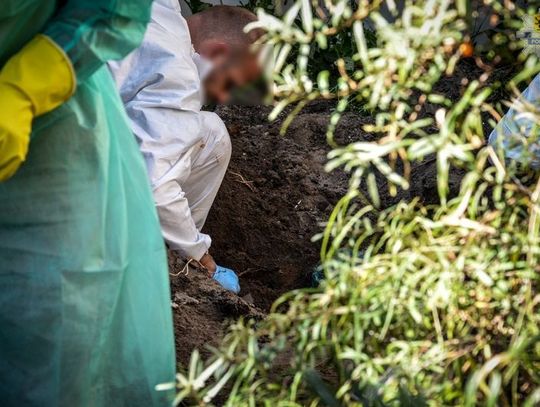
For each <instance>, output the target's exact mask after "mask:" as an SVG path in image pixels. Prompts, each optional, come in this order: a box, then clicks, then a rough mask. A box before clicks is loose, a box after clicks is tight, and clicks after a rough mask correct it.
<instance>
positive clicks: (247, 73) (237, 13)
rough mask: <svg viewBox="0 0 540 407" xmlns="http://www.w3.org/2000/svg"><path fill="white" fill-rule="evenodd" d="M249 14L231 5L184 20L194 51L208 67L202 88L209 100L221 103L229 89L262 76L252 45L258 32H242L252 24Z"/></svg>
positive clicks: (260, 33) (228, 95) (229, 91)
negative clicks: (207, 62) (208, 64)
mask: <svg viewBox="0 0 540 407" xmlns="http://www.w3.org/2000/svg"><path fill="white" fill-rule="evenodd" d="M256 20H257V16H256V15H255V14H253V13H252V12H250V11H248V10H246V9H244V8H241V7H234V6H213V7H210V8H208V9H206V10H204V11H201V12H200V13H196V14H194V15H192V16H190V17H188V19H187V22H188V26H189V32H190V35H191V41H192V43H193V47H194V48H195V51H196V52H197V53H198V54H199V55H201V56H202V57H203V58H205V59H206V60H208V61H210V62H211V64H212V69H211V71H210V72H209V73H208V75H207V76H206V77H205V80H204V88H205V93H206V97H207V99H208V100H209V101H212V102H217V103H225V102H227V100H228V99H229V97H230V93H231V90H233V89H234V88H237V87H240V86H243V85H245V84H247V83H249V82H252V81H255V80H256V79H257V78H259V76H260V75H261V73H262V69H261V67H260V66H259V61H258V56H257V54H256V52H255V51H254V50H253V47H252V45H253V43H254V42H255V41H257V39H258V38H259V37H260V36H261V35H262V31H261V30H251V31H250V32H248V33H245V32H244V27H245V26H246V25H248V24H249V23H251V22H253V21H256Z"/></svg>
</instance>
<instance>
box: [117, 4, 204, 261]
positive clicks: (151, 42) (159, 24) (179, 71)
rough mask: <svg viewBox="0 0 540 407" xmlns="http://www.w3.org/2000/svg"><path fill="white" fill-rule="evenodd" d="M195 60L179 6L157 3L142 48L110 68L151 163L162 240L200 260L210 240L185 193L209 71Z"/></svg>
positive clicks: (149, 165) (151, 180)
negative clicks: (192, 211)
mask: <svg viewBox="0 0 540 407" xmlns="http://www.w3.org/2000/svg"><path fill="white" fill-rule="evenodd" d="M196 57H197V55H194V50H193V48H192V45H191V38H190V35H189V30H188V27H187V23H186V21H185V19H184V18H183V17H182V16H181V15H180V8H179V5H178V2H177V1H176V0H157V1H155V2H154V4H153V8H152V19H151V22H150V24H149V25H148V29H147V32H146V35H145V38H144V40H143V43H142V45H141V47H139V48H138V49H137V50H135V51H134V52H133V53H132V54H130V55H129V56H128V57H127V58H126V59H124V60H123V61H120V62H110V63H109V68H110V69H111V71H112V73H113V76H114V77H115V80H116V82H117V84H118V86H119V89H120V94H121V96H122V100H123V102H124V104H125V107H126V111H127V113H128V115H129V117H130V119H131V122H132V128H133V132H134V134H135V136H136V138H137V141H138V142H139V146H140V149H141V151H142V153H143V156H144V158H145V161H146V165H147V169H148V174H149V178H150V182H151V185H152V189H153V193H154V199H155V203H156V207H157V210H158V215H159V219H160V223H161V228H162V232H163V236H164V238H165V240H166V242H167V244H168V245H169V247H170V248H171V249H173V250H177V251H179V252H180V254H181V255H183V256H185V257H187V258H194V259H196V260H199V259H200V258H201V257H202V256H203V255H204V254H205V253H206V252H207V251H208V249H209V247H210V244H211V239H210V236H208V235H206V234H204V233H201V232H200V231H199V230H198V229H197V227H196V225H195V222H194V220H193V218H192V216H191V212H190V208H189V204H188V201H187V199H186V196H185V193H184V191H183V190H182V184H183V183H184V182H185V181H186V180H187V178H188V177H189V175H190V171H191V165H192V163H191V159H192V158H191V157H192V156H193V152H194V151H196V149H197V148H199V147H198V146H199V143H200V142H201V136H202V135H201V116H202V115H201V112H200V109H201V107H202V101H203V94H202V85H201V77H202V76H203V75H204V74H205V72H202V70H203V69H207V66H206V67H205V66H204V64H203V63H201V64H200V65H198V64H196V61H197V58H196Z"/></svg>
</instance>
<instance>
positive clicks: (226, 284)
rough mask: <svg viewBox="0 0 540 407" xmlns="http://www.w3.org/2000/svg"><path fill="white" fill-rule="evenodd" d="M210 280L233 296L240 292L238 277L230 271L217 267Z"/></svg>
mask: <svg viewBox="0 0 540 407" xmlns="http://www.w3.org/2000/svg"><path fill="white" fill-rule="evenodd" d="M212 278H213V279H214V280H216V281H217V282H218V283H219V284H220V285H221V286H222V287H223V288H224V289H226V290H229V291H232V292H233V293H235V294H238V293H239V292H240V284H239V282H238V276H237V275H236V273H235V272H234V271H232V270H231V269H228V268H225V267H221V266H217V268H216V272H215V273H214V276H213V277H212Z"/></svg>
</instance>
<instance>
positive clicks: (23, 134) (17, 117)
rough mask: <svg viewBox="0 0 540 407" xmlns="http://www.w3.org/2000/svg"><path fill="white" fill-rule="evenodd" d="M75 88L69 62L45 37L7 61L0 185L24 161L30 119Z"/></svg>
mask: <svg viewBox="0 0 540 407" xmlns="http://www.w3.org/2000/svg"><path fill="white" fill-rule="evenodd" d="M75 88H76V78H75V72H74V71H73V67H72V65H71V62H70V60H69V58H68V57H67V55H66V54H65V53H64V51H63V50H62V49H61V48H60V47H58V45H56V43H55V42H54V41H53V40H51V39H50V38H49V37H47V36H45V35H41V34H39V35H37V36H36V37H34V39H33V40H32V41H30V42H29V43H28V44H26V45H25V47H24V48H23V49H22V50H21V51H19V52H18V53H17V54H15V55H14V56H12V57H11V58H10V59H9V60H8V62H7V63H6V64H5V65H4V67H3V68H2V70H1V71H0V181H4V180H6V179H8V178H9V177H11V176H12V175H13V174H14V173H15V172H16V171H17V169H18V168H19V166H20V165H21V163H22V162H23V161H24V160H25V158H26V154H27V152H28V144H29V141H30V133H31V130H32V120H33V119H34V117H36V116H39V115H42V114H44V113H47V112H49V111H51V110H53V109H54V108H56V107H58V106H60V105H61V104H62V103H64V102H65V101H66V100H68V99H69V98H70V97H71V95H73V93H74V92H75Z"/></svg>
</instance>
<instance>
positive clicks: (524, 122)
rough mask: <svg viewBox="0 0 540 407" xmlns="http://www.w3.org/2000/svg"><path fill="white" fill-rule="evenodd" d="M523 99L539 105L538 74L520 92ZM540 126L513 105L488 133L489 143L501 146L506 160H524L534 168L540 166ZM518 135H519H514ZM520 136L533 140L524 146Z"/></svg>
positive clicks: (496, 146)
mask: <svg viewBox="0 0 540 407" xmlns="http://www.w3.org/2000/svg"><path fill="white" fill-rule="evenodd" d="M521 98H523V100H525V101H527V102H529V103H532V104H535V105H536V106H540V75H537V76H536V77H535V78H534V79H533V80H532V82H531V83H530V85H529V86H528V87H527V89H525V90H524V91H523V93H522V94H521ZM539 132H540V128H539V126H538V125H537V124H535V123H534V122H533V121H532V120H531V119H530V117H529V116H528V115H527V114H522V113H520V112H518V111H516V109H514V108H513V107H512V108H510V110H508V112H507V113H506V114H505V115H504V117H503V118H502V120H501V121H500V122H499V123H498V124H497V126H496V127H495V129H493V131H492V132H491V134H490V135H489V144H491V145H492V146H493V147H494V148H495V149H496V150H497V149H499V148H502V150H503V152H504V156H505V158H506V159H507V160H512V161H517V162H524V161H526V162H527V164H528V165H530V166H531V167H532V168H534V169H538V168H540V141H539V140H538V136H539ZM516 135H519V137H516ZM521 136H526V137H532V138H533V139H534V140H536V141H533V142H530V143H529V144H528V145H527V147H526V148H527V150H528V151H525V150H524V149H525V146H524V145H523V143H522V142H520V139H521Z"/></svg>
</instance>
